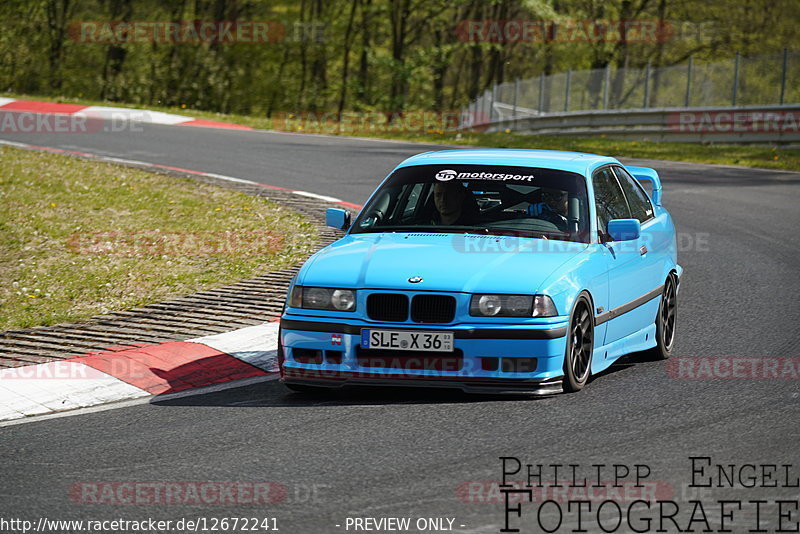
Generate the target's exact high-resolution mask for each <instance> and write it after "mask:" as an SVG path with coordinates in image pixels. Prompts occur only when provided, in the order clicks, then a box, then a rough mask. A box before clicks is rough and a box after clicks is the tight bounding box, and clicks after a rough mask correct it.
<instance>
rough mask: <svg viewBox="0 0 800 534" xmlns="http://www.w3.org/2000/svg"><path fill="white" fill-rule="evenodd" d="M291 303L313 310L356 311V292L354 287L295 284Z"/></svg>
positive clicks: (294, 305)
mask: <svg viewBox="0 0 800 534" xmlns="http://www.w3.org/2000/svg"><path fill="white" fill-rule="evenodd" d="M289 305H290V306H291V307H293V308H306V309H312V310H333V311H355V309H356V292H355V291H354V290H352V289H336V288H331V287H303V286H294V287H293V288H292V294H291V297H290V299H289Z"/></svg>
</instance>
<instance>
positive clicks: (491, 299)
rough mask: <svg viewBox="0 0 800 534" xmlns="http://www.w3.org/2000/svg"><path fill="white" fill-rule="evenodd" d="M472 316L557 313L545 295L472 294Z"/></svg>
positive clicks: (524, 315) (523, 315)
mask: <svg viewBox="0 0 800 534" xmlns="http://www.w3.org/2000/svg"><path fill="white" fill-rule="evenodd" d="M469 314H470V315H472V316H473V317H554V316H556V315H558V312H557V311H556V307H555V305H554V304H553V301H552V299H551V298H550V297H548V296H546V295H472V300H471V301H470V303H469Z"/></svg>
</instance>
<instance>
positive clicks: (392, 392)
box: [150, 379, 552, 408]
mask: <svg viewBox="0 0 800 534" xmlns="http://www.w3.org/2000/svg"><path fill="white" fill-rule="evenodd" d="M551 397H552V395H550V396H533V395H484V394H468V393H464V392H462V391H460V390H455V389H453V390H450V389H439V388H422V387H414V388H401V387H397V388H380V387H375V388H370V387H359V388H353V389H341V390H339V389H332V390H330V391H328V390H323V391H321V392H319V393H316V392H315V393H306V392H302V393H300V392H294V391H292V390H290V389H289V388H287V387H286V386H285V385H283V383H281V382H279V381H278V380H274V379H272V380H268V381H259V382H257V383H248V384H245V385H242V386H241V387H235V386H234V387H230V388H228V389H225V390H222V391H208V392H204V391H202V390H201V391H198V392H197V393H193V392H192V390H189V391H184V392H182V393H181V394H180V395H178V396H176V395H174V394H162V395H155V396H154V397H153V398H152V399H151V400H150V404H153V405H155V406H230V407H254V408H255V407H268V406H269V407H279V406H305V407H312V406H369V405H372V406H380V405H391V404H452V403H458V404H465V403H474V402H497V401H510V400H545V399H548V398H551Z"/></svg>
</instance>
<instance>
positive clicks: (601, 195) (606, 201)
mask: <svg viewBox="0 0 800 534" xmlns="http://www.w3.org/2000/svg"><path fill="white" fill-rule="evenodd" d="M592 184H593V185H594V203H595V207H596V208H597V226H598V227H599V228H600V230H601V231H602V232H603V233H604V234H607V233H608V221H610V220H612V219H630V218H631V212H630V209H628V203H627V202H625V195H624V194H623V193H622V189H620V187H619V184H618V183H617V178H616V177H615V176H614V173H613V172H611V168H610V167H605V168H603V169H600V170H599V171H597V172H596V173H595V174H594V178H593V179H592Z"/></svg>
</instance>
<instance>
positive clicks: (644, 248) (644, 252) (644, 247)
mask: <svg viewBox="0 0 800 534" xmlns="http://www.w3.org/2000/svg"><path fill="white" fill-rule="evenodd" d="M639 254H641V255H642V256H644V255H645V254H647V246H646V245H642V246H641V247H640V248H639Z"/></svg>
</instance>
